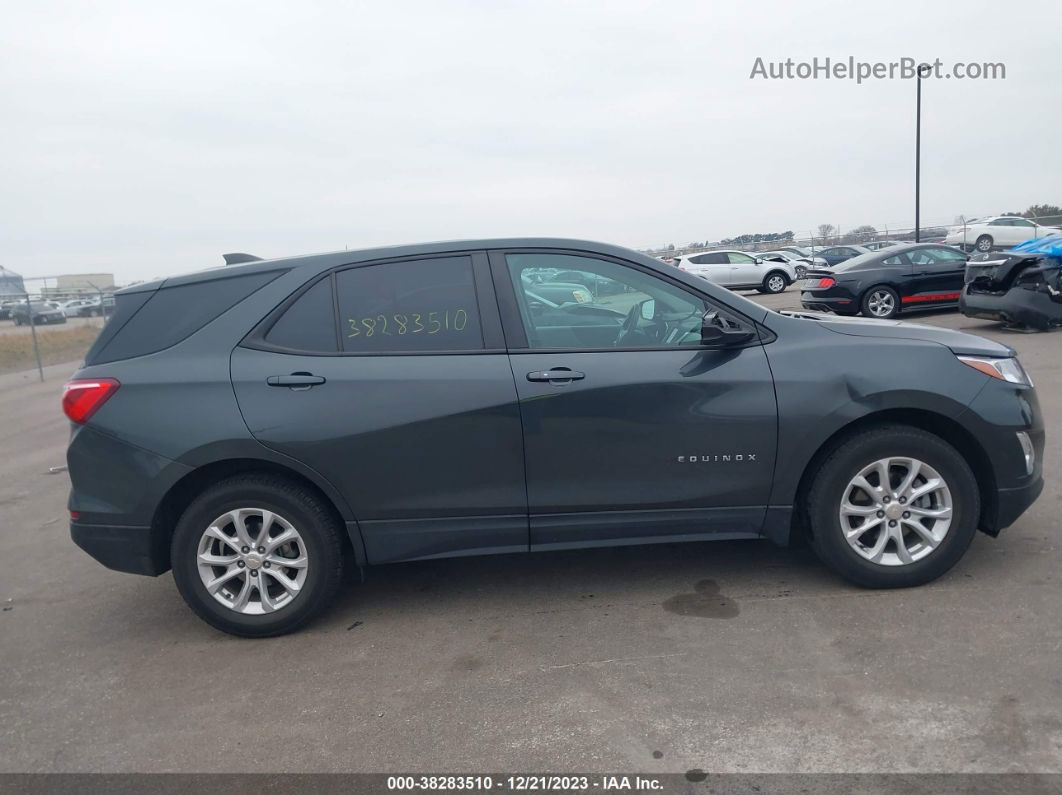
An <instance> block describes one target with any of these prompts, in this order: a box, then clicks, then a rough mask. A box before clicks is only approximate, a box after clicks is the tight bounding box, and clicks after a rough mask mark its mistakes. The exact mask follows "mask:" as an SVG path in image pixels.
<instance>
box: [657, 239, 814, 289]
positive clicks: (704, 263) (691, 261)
mask: <svg viewBox="0 0 1062 795" xmlns="http://www.w3.org/2000/svg"><path fill="white" fill-rule="evenodd" d="M675 265H676V266H677V267H679V268H681V269H682V270H684V271H689V272H690V273H693V274H696V275H697V276H700V277H701V278H704V279H707V280H708V281H710V282H714V283H715V284H718V285H720V286H722V287H727V288H729V289H731V290H752V289H755V290H759V291H760V292H761V293H780V292H783V291H784V290H785V289H786V288H787V287H788V286H789V285H791V284H792V283H793V282H795V281H796V280H797V274H796V267H795V266H794V264H793V263H792V262H789V261H787V260H784V259H782V258H778V259H773V258H772V259H763V258H761V257H758V256H756V255H755V254H750V253H748V252H745V251H731V250H726V251H706V252H704V253H703V254H683V255H682V256H680V257H676V258H675Z"/></svg>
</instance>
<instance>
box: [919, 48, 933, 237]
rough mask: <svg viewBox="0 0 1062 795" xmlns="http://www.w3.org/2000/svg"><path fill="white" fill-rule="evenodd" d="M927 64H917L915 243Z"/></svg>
mask: <svg viewBox="0 0 1062 795" xmlns="http://www.w3.org/2000/svg"><path fill="white" fill-rule="evenodd" d="M929 69H930V66H929V64H927V63H923V64H919V65H918V70H917V74H918V77H917V79H916V83H917V84H918V87H917V89H916V94H915V243H918V242H920V241H921V234H922V219H921V217H920V216H921V209H922V208H921V196H920V195H919V194H920V192H921V179H922V77H923V75H928V74H929Z"/></svg>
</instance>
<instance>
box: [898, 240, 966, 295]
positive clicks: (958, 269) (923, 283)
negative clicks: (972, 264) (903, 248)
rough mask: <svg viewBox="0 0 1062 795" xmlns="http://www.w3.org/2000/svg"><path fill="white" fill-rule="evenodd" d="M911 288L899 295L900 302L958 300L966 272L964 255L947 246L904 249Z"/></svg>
mask: <svg viewBox="0 0 1062 795" xmlns="http://www.w3.org/2000/svg"><path fill="white" fill-rule="evenodd" d="M907 259H908V260H909V261H910V263H911V281H910V284H911V290H910V294H909V295H903V296H901V297H900V303H901V304H902V305H904V306H932V305H934V304H948V303H953V302H955V301H958V300H959V295H960V293H962V285H963V279H964V277H965V273H966V255H965V254H963V253H962V252H961V251H958V250H956V249H951V248H944V247H939V248H936V247H934V248H923V249H917V250H915V251H908V252H907Z"/></svg>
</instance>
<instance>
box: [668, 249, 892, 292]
mask: <svg viewBox="0 0 1062 795" xmlns="http://www.w3.org/2000/svg"><path fill="white" fill-rule="evenodd" d="M899 245H902V244H901V243H899V242H897V241H894V240H877V241H873V242H870V243H866V244H864V245H860V246H854V245H853V246H829V247H825V248H808V247H804V246H783V247H781V248H779V249H776V250H774V251H761V252H755V253H751V252H748V251H738V250H736V249H735V250H726V249H724V250H717V251H706V252H703V253H700V254H683V255H681V256H678V257H676V258H675V259H674V260H672V264H673V265H675V267H678V268H681V269H682V270H685V271H689V272H690V273H695V274H696V275H698V276H701V277H703V278H705V279H707V280H708V281H711V282H715V283H716V284H719V285H721V286H723V287H729V288H731V289H734V290H742V289H746V290H751V289H756V290H759V291H760V292H762V293H780V292H783V291H784V290H785V289H786V288H788V287H789V285H791V284H795V283H796V282H799V281H801V280H803V278H804V276H805V275H806V274H807V273H808V271H810V270H812V269H814V268H823V267H831V266H834V265H839V264H840V263H842V262H844V261H846V260H849V259H852V258H853V257H858V256H860V255H862V254H868V253H871V252H874V251H880V250H882V249H884V248H888V247H892V246H899Z"/></svg>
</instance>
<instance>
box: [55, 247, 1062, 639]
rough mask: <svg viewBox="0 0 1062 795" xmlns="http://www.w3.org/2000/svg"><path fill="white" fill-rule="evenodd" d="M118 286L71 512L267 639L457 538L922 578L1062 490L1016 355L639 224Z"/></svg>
mask: <svg viewBox="0 0 1062 795" xmlns="http://www.w3.org/2000/svg"><path fill="white" fill-rule="evenodd" d="M544 273H546V274H557V273H563V274H564V280H565V282H566V283H568V282H571V283H578V284H581V285H590V287H587V288H586V289H581V290H576V291H569V293H568V294H566V295H560V294H557V293H551V294H550V296H549V297H547V296H545V295H543V294H541V291H540V292H536V288H537V287H538V283H539V281H540V279H539V277H540V276H541V275H542V274H544ZM600 285H607V287H608V289H604V288H601V289H598V287H599V286H600ZM116 297H117V302H116V307H115V313H114V317H113V319H112V320H111V322H110V323H108V324H107V326H106V327H105V328H104V329H103V331H102V332H101V334H100V337H99V339H98V340H97V341H96V343H95V345H94V346H93V347H92V349H91V350H90V352H89V353H88V356H87V358H86V360H85V366H84V368H83V369H82V370H81V371H79V372H78V373H77V374H76V376H75V377H74V380H72V381H71V382H70V383H69V384H67V387H66V391H65V393H64V397H63V407H64V410H65V412H66V414H67V416H68V417H69V418H70V420H71V421H72V434H71V439H70V447H69V451H68V462H69V470H70V478H71V481H72V483H73V490H72V492H71V495H70V503H69V507H70V518H71V534H72V536H73V539H74V541H75V542H76V543H77V544H78V545H79V546H81V547H82V548H83V549H84V550H86V551H87V552H88V553H89V554H91V555H92V556H93V557H95V558H96V559H97V560H99V561H100V562H101V563H103V564H104V565H106V566H109V567H111V568H113V569H117V570H119V571H127V572H134V573H139V574H148V575H159V574H162V573H163V572H165V571H167V570H168V569H171V568H172V570H173V574H174V579H175V581H176V583H177V587H178V589H179V590H180V592H181V594H182V596H183V597H184V598H185V599H186V600H187V602H188V604H189V605H190V606H191V607H192V609H193V610H194V611H195V612H196V613H197V614H198V615H199V616H201V617H202V618H203V619H204V620H206V621H207V622H208V623H210V624H212V625H213V626H215V627H217V628H219V629H222V630H224V631H226V632H230V633H233V634H237V635H246V636H266V635H276V634H280V633H283V632H288V631H291V630H293V629H295V628H296V627H299V626H301V625H302V624H304V623H305V622H307V621H309V620H310V619H311V618H312V617H314V616H315V615H317V614H319V613H320V612H321V611H322V610H324V609H325V607H326V606H327V605H328V603H329V602H330V601H331V600H332V598H333V596H334V595H335V593H336V590H337V589H338V588H339V586H340V583H341V580H342V578H343V574H344V570H346V569H348V568H349V567H351V566H364V565H368V564H378V563H390V562H393V561H405V560H414V559H424V558H438V557H447V556H451V555H469V554H492V553H515V552H534V551H538V550H556V549H572V548H579V547H598V546H608V545H618V544H646V543H660V542H678V541H701V540H708V539H737V538H767V539H770V540H772V541H774V542H776V543H779V544H785V543H788V542H789V540H790V539H791V538H795V537H796V536H797V535H798V534H799V535H803V536H806V537H807V538H808V539H809V540H810V543H811V545H812V546H813V547H814V549H815V551H816V552H817V553H818V555H819V556H820V557H821V559H822V560H823V561H825V562H826V563H827V564H828V565H829V566H830V567H832V568H833V569H834V570H835V571H837V572H839V573H840V574H841V575H843V576H844V577H846V578H848V579H849V580H851V581H853V582H855V583H858V584H860V585H863V586H868V587H901V586H911V585H918V584H921V583H925V582H927V581H929V580H932V579H933V578H935V577H937V576H939V575H941V574H942V573H944V572H945V571H947V570H948V569H949V568H950V567H951V566H952V565H954V564H955V562H956V561H958V559H959V558H960V557H961V556H962V554H963V553H964V552H965V550H966V548H967V547H968V545H969V544H970V541H971V539H972V537H973V535H974V533H975V531H976V530H977V529H978V528H980V529H981V530H983V531H984V532H986V533H988V534H989V535H996V534H997V533H999V531H1000V530H1001V529H1002V528H1004V527H1006V526H1008V525H1010V524H1011V523H1012V522H1014V521H1015V520H1016V519H1017V518H1018V516H1020V515H1021V513H1022V512H1023V511H1024V510H1025V509H1026V508H1027V507H1028V506H1029V505H1030V504H1031V503H1032V502H1033V501H1034V500H1035V499H1036V497H1037V495H1038V494H1039V492H1040V490H1041V487H1042V483H1043V479H1042V472H1041V460H1042V452H1043V447H1044V431H1043V423H1042V420H1041V415H1040V410H1039V407H1038V404H1037V399H1036V393H1035V391H1034V389H1033V385H1032V383H1031V381H1030V380H1029V377H1028V376H1027V375H1026V373H1025V372H1024V370H1023V369H1022V367H1021V365H1020V364H1019V363H1018V361H1017V359H1016V358H1015V356H1014V351H1013V350H1011V349H1010V348H1007V347H1005V346H1002V345H998V344H996V343H994V342H990V341H986V340H984V339H980V338H978V337H974V336H970V335H967V334H963V333H959V332H956V331H949V330H944V329H939V328H930V327H925V326H918V325H910V324H906V323H897V322H887V321H886V322H881V321H853V320H847V319H836V318H831V317H829V316H814V315H812V316H801V315H799V314H797V315H786V314H780V313H776V312H773V311H770V310H767V309H765V308H764V307H762V306H759V305H757V304H756V303H753V302H751V301H749V300H747V299H745V298H742V297H741V296H738V295H735V294H734V293H731V292H728V291H727V290H725V289H723V288H721V287H718V286H716V285H713V284H711V283H709V282H706V281H705V280H704V279H701V278H698V277H697V276H694V275H692V274H688V273H684V272H682V271H680V270H678V269H676V268H672V267H668V266H667V265H664V264H662V263H659V262H657V261H656V260H653V259H651V258H649V257H646V256H643V255H641V254H638V253H636V252H633V251H629V250H627V249H623V248H617V247H614V246H609V245H604V244H599V243H588V242H584V241H575V240H553V239H516V240H477V241H465V242H459V243H434V244H428V245H417V246H402V247H397V248H386V249H374V250H367V251H360V252H346V251H345V252H339V253H335V254H324V255H319V256H309V257H298V258H292V259H283V260H271V261H252V262H245V263H243V264H239V265H232V266H229V267H225V268H221V269H217V270H212V271H206V272H201V273H196V274H192V275H188V276H182V277H178V278H172V279H166V280H164V281H160V282H155V283H152V284H142V285H137V286H136V287H132V288H129V289H126V290H123V291H120V292H119V293H118V294H117V296H116Z"/></svg>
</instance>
